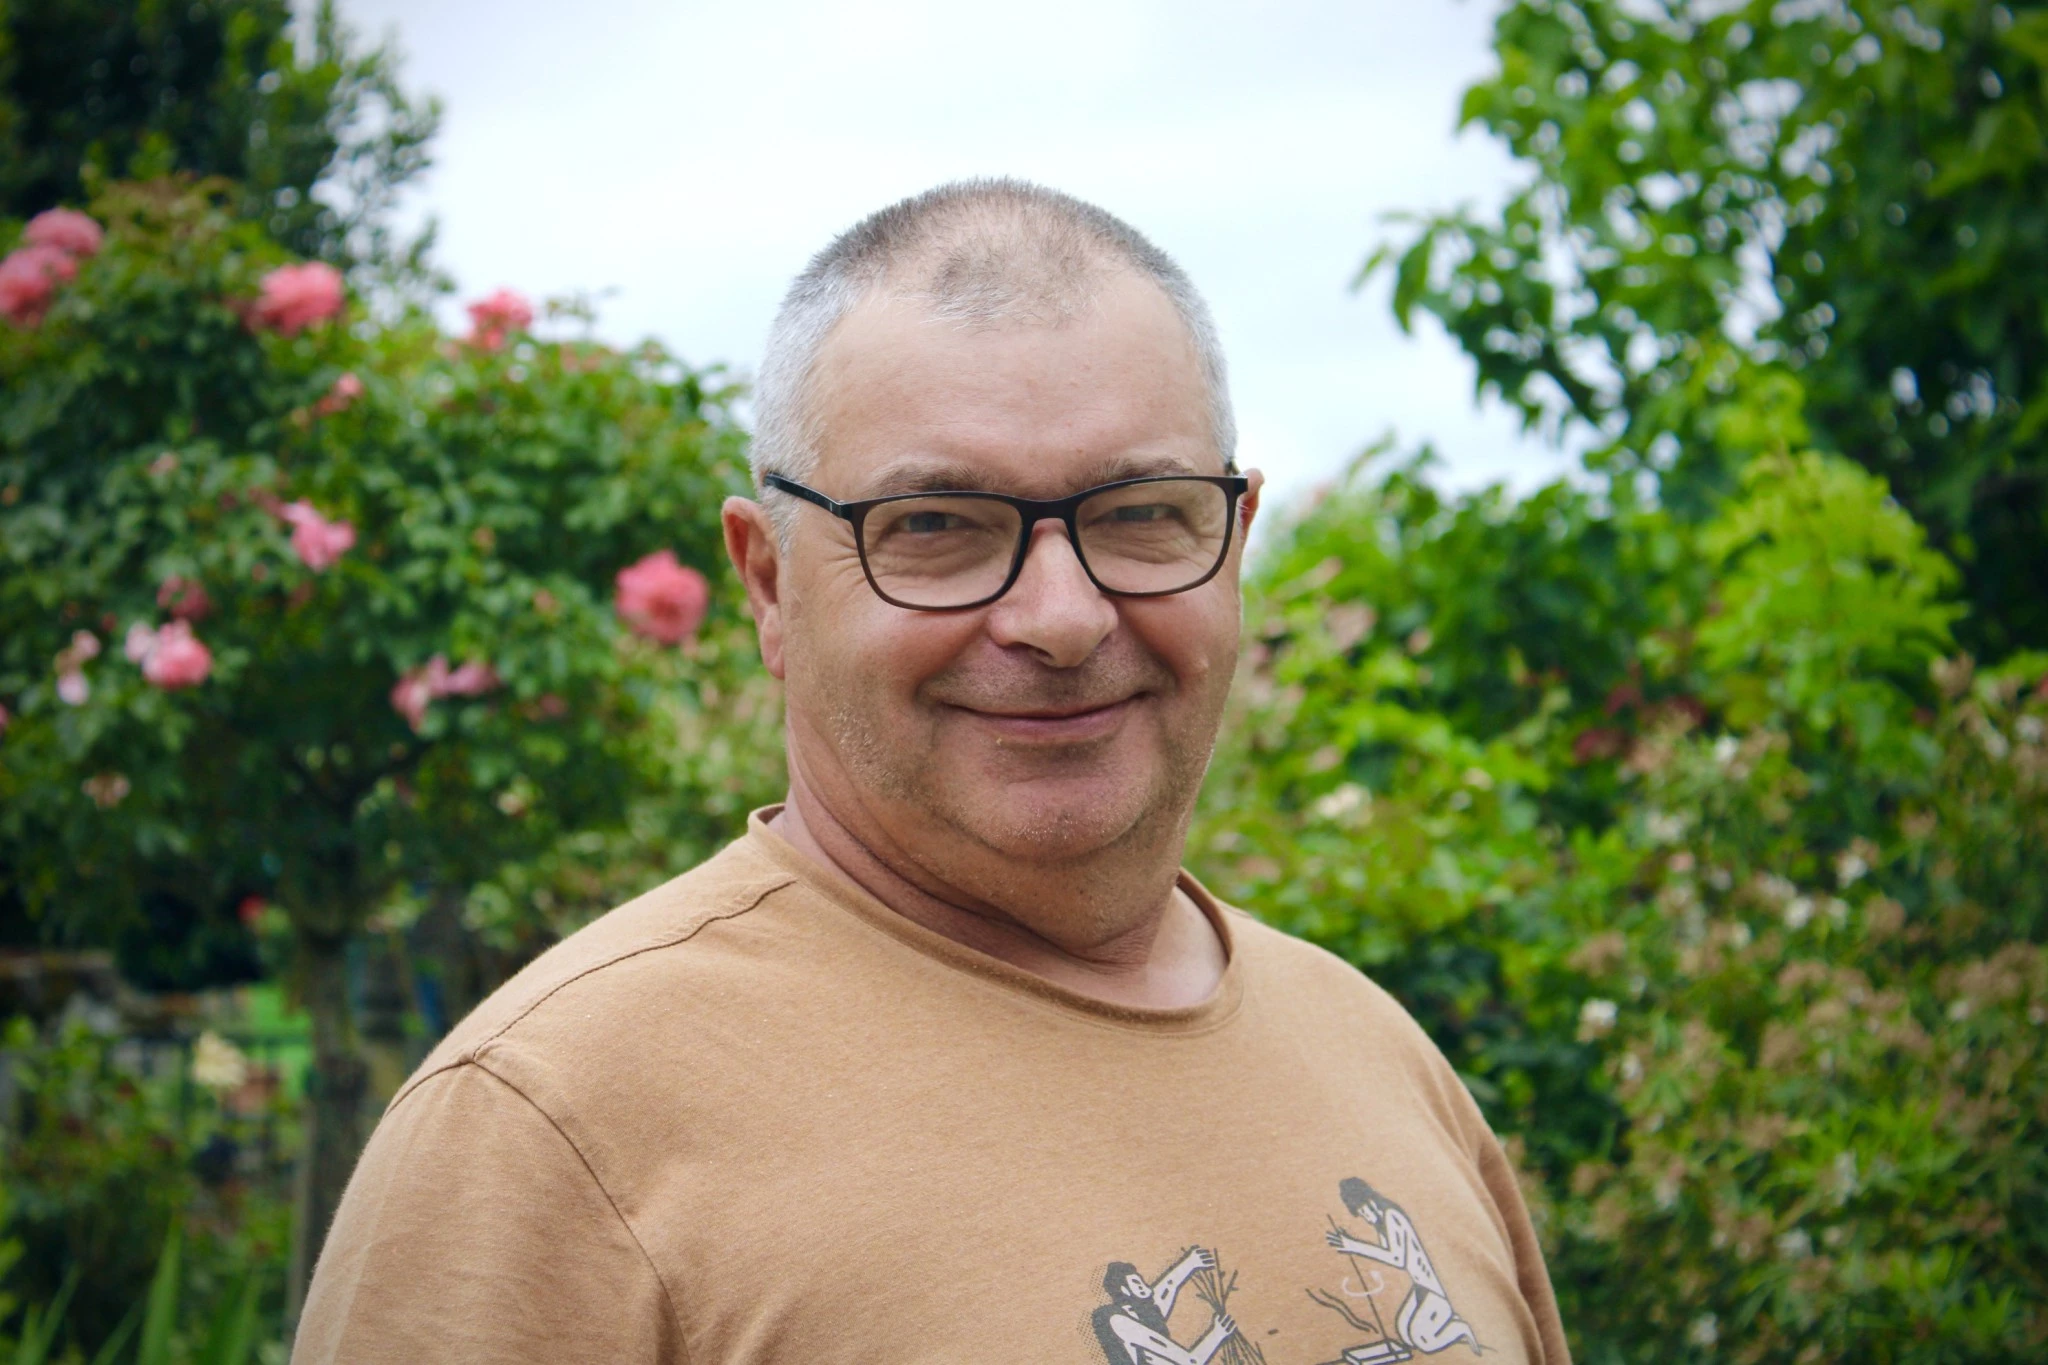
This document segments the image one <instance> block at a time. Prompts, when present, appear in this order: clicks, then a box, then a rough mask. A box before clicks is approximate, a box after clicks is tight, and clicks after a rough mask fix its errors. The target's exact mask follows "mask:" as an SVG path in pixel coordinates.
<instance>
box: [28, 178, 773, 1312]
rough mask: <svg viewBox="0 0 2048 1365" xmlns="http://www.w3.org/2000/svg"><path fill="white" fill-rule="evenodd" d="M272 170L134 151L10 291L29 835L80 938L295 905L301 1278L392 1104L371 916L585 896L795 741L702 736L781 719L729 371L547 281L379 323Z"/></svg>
mask: <svg viewBox="0 0 2048 1365" xmlns="http://www.w3.org/2000/svg"><path fill="white" fill-rule="evenodd" d="M235 204H236V200H235V191H234V189H233V188H232V187H231V186H229V185H227V184H225V183H207V182H202V183H198V184H194V183H192V182H187V181H161V182H155V183H152V184H148V185H140V186H126V185H123V186H116V187H114V188H112V189H110V190H109V191H108V192H107V193H106V194H105V195H103V196H102V198H101V199H100V200H99V201H98V202H97V203H96V204H95V205H94V206H93V212H94V214H95V215H96V216H97V217H98V218H99V219H100V220H101V221H103V222H104V223H105V225H106V229H107V238H106V243H105V246H104V249H103V250H101V251H99V252H98V254H96V255H92V256H89V257H84V258H82V259H79V260H77V261H76V262H75V279H73V280H71V281H70V282H69V283H63V284H59V285H57V286H56V292H55V295H54V297H53V298H52V299H51V300H50V301H49V304H48V308H47V312H46V314H45V315H44V316H42V317H41V319H40V321H35V320H33V318H29V319H23V318H22V317H19V316H18V317H17V319H16V322H15V324H14V325H11V326H0V565H4V568H0V705H4V706H5V707H7V708H8V710H9V711H10V712H11V720H10V722H9V723H8V724H7V726H6V728H5V731H4V733H0V871H4V874H5V877H6V880H7V881H8V882H9V883H10V884H11V885H12V887H13V888H14V889H15V891H16V893H17V894H18V895H19V896H20V898H21V899H22V901H23V902H24V903H25V906H26V909H27V911H28V912H29V913H30V914H31V915H32V916H34V917H35V918H36V920H37V922H38V923H39V924H40V925H41V931H42V932H43V934H44V935H45V936H46V937H48V938H52V939H55V940H57V941H65V940H73V941H75V940H80V939H85V940H92V939H100V940H103V939H104V938H106V937H107V936H108V935H109V934H110V933H111V932H113V931H114V930H115V929H116V928H117V927H118V926H119V925H120V924H121V923H123V922H124V920H129V919H132V917H134V916H135V915H136V914H137V913H139V907H140V906H141V905H142V903H143V902H144V900H145V898H148V897H169V898H173V899H175V900H178V901H181V902H184V903H187V904H189V905H192V906H195V907H201V908H202V909H203V910H205V911H206V912H207V913H210V914H213V915H215V916H223V915H229V914H231V913H232V908H233V907H235V906H237V905H240V904H244V903H247V902H248V901H249V900H250V898H252V897H255V898H260V900H261V901H264V902H268V903H271V904H273V905H275V906H276V907H278V908H279V909H280V910H281V912H282V913H283V915H284V916H285V917H286V918H287V921H288V923H289V927H290V943H291V949H292V968H291V970H292V974H293V979H294V982H295V984H296V988H297V990H298V992H299V994H300V996H301V998H302V999H303V1001H304V1003H305V1005H306V1007H307V1009H308V1010H309V1011H310V1013H311V1016H312V1022H313V1031H314V1067H313V1072H312V1076H311V1078H310V1081H309V1087H308V1088H309V1095H310V1131H309V1136H308V1138H307V1148H306V1154H305V1157H304V1160H305V1162H306V1165H307V1171H308V1175H307V1178H305V1179H304V1180H303V1181H302V1188H303V1190H304V1191H305V1201H304V1202H303V1204H302V1206H301V1208H300V1211H299V1234H300V1246H299V1249H298V1253H299V1254H298V1266H299V1272H300V1277H301V1278H302V1277H303V1274H304V1272H305V1270H306V1269H307V1268H308V1267H309V1265H310V1258H311V1253H312V1251H313V1250H314V1249H315V1248H316V1247H317V1245H318V1240H319V1238H320V1236H321V1235H322V1234H323V1232H324V1230H325V1227H326V1224H327V1220H328V1217H329V1216H330V1214H331V1212H332V1210H333V1208H334V1205H335V1202H336V1201H337V1199H338V1197H339V1194H340V1191H341V1187H342V1184H343V1182H344V1181H345V1179H346V1177H347V1174H348V1171H349V1169H350V1167H351V1166H352V1164H353V1161H354V1158H355V1154H356V1151H357V1148H358V1147H359V1145H360V1141H361V1138H362V1135H363V1134H362V1125H363V1121H364V1118H365V1108H366V1106H365V1099H366V1089H367V1084H368V1082H367V1073H366V1069H365V1065H364V1062H363V1056H362V1049H361V1046H360V1040H359V1038H358V1036H357V1032H356V1028H355V1022H354V1018H353V1015H352V1012H351V1008H350V1004H349V995H348V987H347V980H346V974H345V963H346V957H345V953H346V949H347V947H348V945H349V944H350V942H351V941H352V939H354V938H355V936H356V935H357V934H358V933H359V932H360V931H361V930H362V929H363V927H364V926H365V925H366V924H368V923H370V922H371V921H372V920H373V918H374V919H376V920H377V922H378V923H379V924H380V925H382V926H384V927H391V926H395V925H398V924H402V923H403V922H404V921H405V919H406V918H407V917H408V916H409V915H411V914H414V913H417V908H418V907H419V905H420V904H421V903H422V902H425V901H431V900H433V899H434V898H436V897H438V896H441V895H444V894H453V895H455V896H456V897H457V898H458V900H460V899H462V898H463V897H464V896H465V894H467V895H468V897H469V899H470V900H471V901H472V902H473V904H471V905H470V906H469V907H468V908H469V909H471V910H472V911H473V912H474V917H475V919H476V921H477V922H478V923H479V924H482V925H485V926H487V927H496V928H498V929H503V930H511V931H518V930H519V928H520V926H521V925H522V924H524V925H525V926H527V928H528V929H529V930H531V929H532V927H533V926H535V925H538V926H540V927H541V928H543V929H545V928H547V927H549V926H554V925H561V924H563V923H564V922H565V921H567V922H571V923H573V922H574V921H575V919H576V918H578V917H579V916H582V915H588V914H590V913H594V912H595V911H596V910H599V909H602V908H604V907H603V903H602V901H603V899H605V898H608V897H610V896H611V895H612V894H614V893H615V891H616V890H617V885H616V879H617V878H618V877H620V876H624V875H647V876H649V878H650V879H652V878H653V876H655V875H658V873H659V871H660V869H662V868H663V867H665V866H668V865H673V864H674V863H677V862H682V863H687V862H689V861H691V860H693V859H694V858H695V857H697V856H701V855H702V854H704V853H707V852H708V851H709V850H710V848H711V847H713V846H715V844H716V843H717V842H720V841H722V839H723V838H725V837H730V834H731V833H732V832H733V831H734V829H735V828H736V826H737V814H738V812H739V811H742V810H744V808H745V803H746V801H747V800H748V799H750V797H751V796H752V794H753V793H755V792H756V791H757V790H758V788H760V787H761V786H763V785H772V779H773V776H774V772H775V766H776V765H775V764H774V763H773V762H772V761H770V760H769V759H768V758H766V757H764V756H763V755H760V754H758V753H754V752H750V751H746V750H745V749H744V748H743V747H735V742H734V741H732V740H728V741H727V742H726V744H725V745H724V746H723V747H722V748H721V747H720V746H715V745H704V746H701V747H699V748H695V749H685V747H684V746H685V745H686V744H688V743H690V742H692V741H693V740H696V739H700V738H701V736H702V734H703V732H704V729H705V728H706V722H704V721H703V720H702V719H701V717H702V714H703V713H704V712H706V711H707V710H709V709H712V708H722V709H720V710H718V711H717V714H718V715H721V716H724V715H731V714H734V713H735V708H738V710H739V711H743V712H744V713H745V714H747V715H751V716H753V717H755V718H756V723H757V728H756V729H755V730H746V729H744V728H739V729H738V730H737V733H738V734H740V735H741V736H742V737H744V736H747V735H752V734H755V733H759V732H760V731H761V730H763V729H767V728H769V727H770V726H771V725H772V720H766V719H762V718H763V717H772V707H770V706H767V705H764V704H762V703H761V702H759V701H758V700H756V696H757V693H758V691H759V685H758V680H759V677H760V675H759V672H758V664H757V663H756V661H755V659H754V655H753V652H752V645H751V636H750V634H749V632H748V630H747V626H746V623H745V622H744V620H743V619H742V617H741V615H740V614H739V613H738V611H737V610H736V606H735V603H736V600H737V599H736V596H735V594H734V593H733V592H732V591H731V590H730V585H729V584H727V583H725V581H724V579H723V577H722V576H720V577H719V578H718V583H719V586H718V587H717V588H716V589H715V590H713V589H711V588H710V587H709V584H708V580H707V578H706V577H705V574H707V573H708V574H711V575H714V576H718V575H721V574H722V570H721V569H720V568H719V567H718V566H720V565H721V563H722V556H721V554H720V533H719V522H718V512H719V504H720V502H721V500H722V499H723V497H724V496H725V495H726V494H728V493H729V492H731V491H733V490H735V489H739V488H742V487H744V486H745V475H744V458H743V452H742V446H741V441H742V436H741V433H740V431H739V429H738V427H737V426H736V425H735V424H734V422H733V421H732V418H731V416H730V414H729V412H728V409H727V406H726V399H727V391H726V390H725V389H723V388H721V387H719V386H718V385H717V384H716V383H715V381H714V380H713V378H712V377H710V376H708V375H706V374H703V373H700V372H697V371H693V370H691V369H689V368H688V367H686V366H684V365H682V364H681V363H680V362H678V361H676V360H675V359H673V358H672V357H670V356H668V355H666V354H665V353H663V352H661V351H660V350H659V348H656V347H652V346H649V347H643V348H641V349H639V350H636V351H633V352H630V353H624V354H621V353H617V352H614V351H611V350H609V349H607V348H605V347H603V346H599V345H596V344H594V343H591V342H587V341H579V340H573V339H571V340H558V341H550V340H542V339H540V338H538V337H536V336H534V335H532V334H531V332H530V330H529V324H530V322H531V320H532V316H531V312H530V310H527V309H526V308H525V305H524V304H523V302H522V301H520V300H518V299H517V298H516V297H512V296H498V297H494V298H493V299H489V300H485V301H483V302H482V303H480V304H478V305H477V306H476V307H475V308H473V309H472V313H473V316H474V317H475V319H476V326H475V328H474V329H473V330H472V332H471V333H470V334H469V335H468V336H467V337H466V338H463V339H455V338H450V337H447V336H445V335H443V334H442V333H441V332H440V331H439V330H438V328H437V327H436V326H435V325H434V323H433V322H432V320H431V318H429V317H428V316H427V315H425V314H423V313H410V314H407V315H404V316H402V317H400V318H398V319H397V320H396V321H393V322H390V323H388V324H385V323H378V322H375V321H373V320H372V319H370V318H368V317H366V316H365V315H364V312H363V310H362V308H361V305H360V304H355V303H350V302H349V301H348V300H347V298H346V296H345V295H344V293H343V291H342V288H341V280H340V276H339V275H338V274H336V273H335V272H333V271H332V270H331V269H330V268H328V267H326V266H324V265H299V264H290V263H289V258H288V257H286V256H284V255H283V253H282V252H281V251H280V250H279V248H277V247H276V246H274V245H272V244H271V243H270V242H268V241H267V240H266V239H265V238H264V236H263V235H262V233H261V231H260V229H259V228H258V227H257V226H255V225H253V224H250V223H247V222H246V221H242V220H239V219H238V218H237V216H236V214H235V212H234V209H235ZM323 272H324V273H323ZM691 566H698V567H691ZM700 570H701V571H700ZM627 571H630V572H627ZM707 595H708V596H709V597H711V598H715V601H714V602H710V603H707ZM707 605H708V606H709V607H710V608H711V611H710V616H709V618H708V623H707V624H704V625H701V626H700V621H703V620H704V619H705V612H706V608H707ZM646 842H652V843H653V844H654V845H655V848H654V849H653V850H652V851H646V850H644V849H643V851H641V852H640V853H638V854H637V855H636V857H634V858H632V859H628V860H625V861H624V862H623V864H622V866H621V867H620V868H619V869H607V870H606V871H607V873H608V874H609V875H597V876H593V875H591V874H590V873H589V872H588V871H587V870H585V869H584V867H583V864H584V862H585V860H587V859H590V858H592V857H593V856H597V855H603V854H606V853H608V852H611V851H613V850H616V849H618V848H620V847H621V846H625V847H632V846H634V845H636V844H643V843H646ZM594 902H595V903H594Z"/></svg>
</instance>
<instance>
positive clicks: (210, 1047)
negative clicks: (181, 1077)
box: [192, 1029, 249, 1090]
mask: <svg viewBox="0 0 2048 1365" xmlns="http://www.w3.org/2000/svg"><path fill="white" fill-rule="evenodd" d="M192 1079H193V1080H195V1081H197V1082H199V1084H201V1085H203V1086H205V1087H206V1088H207V1089H208V1090H238V1089H240V1088H241V1087H242V1085H243V1083H244V1082H246V1081H247V1080H248V1079H249V1059H248V1058H247V1057H245V1056H243V1055H242V1050H241V1049H240V1048H238V1047H236V1046H235V1045H234V1044H233V1043H231V1042H229V1041H228V1040H227V1039H225V1038H223V1037H221V1036H220V1035H219V1034H218V1033H215V1032H213V1031H212V1030H211V1029H209V1030H208V1031H206V1032H205V1033H202V1034H200V1035H199V1042H198V1043H197V1044H196V1045H195V1046H194V1047H193V1049H192Z"/></svg>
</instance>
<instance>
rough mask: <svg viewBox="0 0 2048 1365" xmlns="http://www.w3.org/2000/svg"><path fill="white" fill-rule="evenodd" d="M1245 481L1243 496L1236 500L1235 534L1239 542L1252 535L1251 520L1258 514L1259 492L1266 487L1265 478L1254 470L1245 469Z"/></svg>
mask: <svg viewBox="0 0 2048 1365" xmlns="http://www.w3.org/2000/svg"><path fill="white" fill-rule="evenodd" d="M1244 476H1245V479H1246V480H1247V481H1248V486H1247V487H1246V488H1245V490H1244V496H1243V497H1241V498H1239V499H1238V500H1237V520H1238V527H1237V534H1238V536H1239V537H1240V542H1241V541H1242V538H1243V537H1245V536H1249V535H1250V534H1251V533H1252V518H1253V517H1255V516H1257V515H1258V514H1259V490H1260V489H1262V488H1264V487H1265V486H1266V476H1265V474H1264V473H1262V472H1260V471H1259V470H1256V469H1247V470H1246V471H1245V474H1244Z"/></svg>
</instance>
